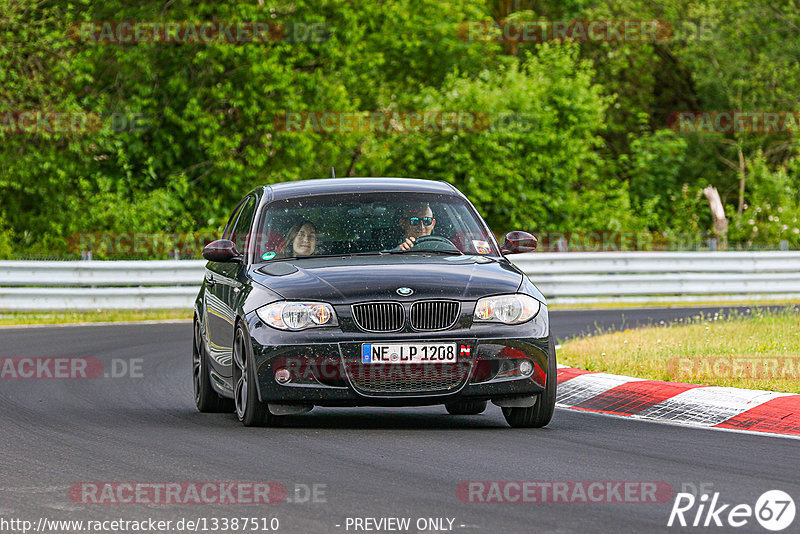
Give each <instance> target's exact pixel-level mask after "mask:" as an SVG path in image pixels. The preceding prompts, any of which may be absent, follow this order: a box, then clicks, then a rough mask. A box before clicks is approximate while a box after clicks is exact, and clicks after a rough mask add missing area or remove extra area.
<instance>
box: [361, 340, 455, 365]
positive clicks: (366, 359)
mask: <svg viewBox="0 0 800 534" xmlns="http://www.w3.org/2000/svg"><path fill="white" fill-rule="evenodd" d="M456 361H458V352H457V351H456V344H455V343H425V344H410V343H363V344H362V345H361V363H456Z"/></svg>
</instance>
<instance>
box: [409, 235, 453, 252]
mask: <svg viewBox="0 0 800 534" xmlns="http://www.w3.org/2000/svg"><path fill="white" fill-rule="evenodd" d="M420 245H425V246H423V247H420ZM412 250H458V248H457V247H456V246H455V245H454V244H453V242H452V241H450V240H449V239H447V238H446V237H441V236H438V235H424V236H422V237H418V238H417V239H416V240H415V241H414V246H413V247H412Z"/></svg>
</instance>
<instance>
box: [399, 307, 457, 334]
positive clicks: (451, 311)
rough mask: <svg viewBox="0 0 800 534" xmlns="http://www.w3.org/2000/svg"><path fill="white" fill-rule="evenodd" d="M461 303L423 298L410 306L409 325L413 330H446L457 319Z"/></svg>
mask: <svg viewBox="0 0 800 534" xmlns="http://www.w3.org/2000/svg"><path fill="white" fill-rule="evenodd" d="M460 310H461V304H460V303H459V302H454V301H452V300H425V301H422V302H415V303H414V304H413V305H412V306H411V326H412V327H413V328H414V329H415V330H446V329H448V328H450V327H451V326H453V325H454V324H455V322H456V320H457V319H458V312H459V311H460Z"/></svg>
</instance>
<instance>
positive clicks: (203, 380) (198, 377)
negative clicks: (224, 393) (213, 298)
mask: <svg viewBox="0 0 800 534" xmlns="http://www.w3.org/2000/svg"><path fill="white" fill-rule="evenodd" d="M193 341H194V346H193V347H192V382H193V388H192V389H193V390H194V405H195V406H197V410H198V411H200V412H201V413H230V412H232V411H233V403H232V402H231V401H230V399H223V398H222V397H220V396H219V394H217V392H216V391H214V388H213V387H211V376H210V375H209V372H208V355H207V354H206V351H205V343H203V336H202V334H201V331H200V322H199V321H195V322H194V340H193Z"/></svg>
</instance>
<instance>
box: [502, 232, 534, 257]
mask: <svg viewBox="0 0 800 534" xmlns="http://www.w3.org/2000/svg"><path fill="white" fill-rule="evenodd" d="M538 246H539V240H538V239H536V236H533V235H531V234H529V233H528V232H520V231H516V232H509V233H507V234H506V240H505V242H504V243H503V246H502V247H500V252H502V253H503V254H522V253H524V252H533V251H534V250H536V247H538Z"/></svg>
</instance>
